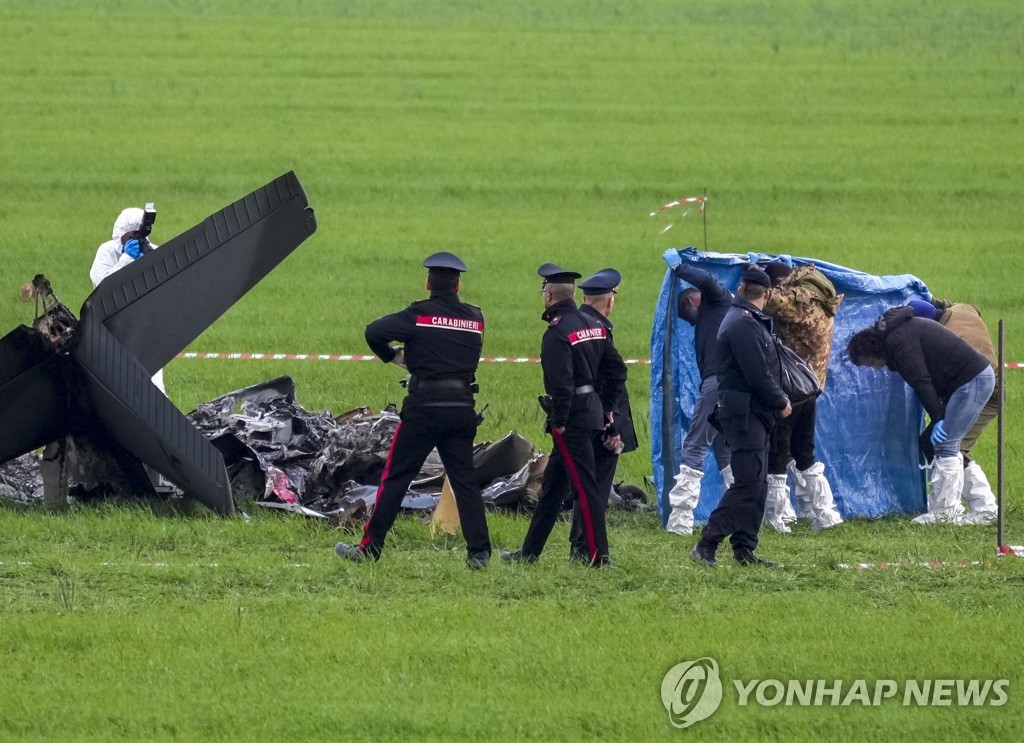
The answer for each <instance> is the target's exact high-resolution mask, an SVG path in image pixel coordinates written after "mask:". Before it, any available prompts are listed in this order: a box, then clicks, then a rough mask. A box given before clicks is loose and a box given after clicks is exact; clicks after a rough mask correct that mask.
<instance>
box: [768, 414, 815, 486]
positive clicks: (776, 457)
mask: <svg viewBox="0 0 1024 743" xmlns="http://www.w3.org/2000/svg"><path fill="white" fill-rule="evenodd" d="M817 411H818V401H817V398H814V397H812V398H811V399H810V400H805V401H804V402H802V403H800V404H799V405H794V406H793V412H792V414H790V416H789V417H788V418H779V419H778V420H777V421H776V422H775V429H774V430H773V431H772V445H771V453H770V456H769V457H768V474H770V475H784V474H785V473H786V465H787V464H789V460H790V459H795V460H796V468H797V469H798V470H801V471H803V470H805V469H807V468H808V467H810V466H811V465H812V464H814V463H815V462H816V461H817V460H816V459H815V458H814V424H815V419H816V417H817Z"/></svg>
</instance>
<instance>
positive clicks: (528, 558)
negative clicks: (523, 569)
mask: <svg viewBox="0 0 1024 743" xmlns="http://www.w3.org/2000/svg"><path fill="white" fill-rule="evenodd" d="M501 559H502V560H504V561H505V562H521V563H524V564H526V565H532V564H533V563H535V562H537V556H536V555H524V554H523V551H522V550H516V551H515V552H509V551H508V550H502V553H501Z"/></svg>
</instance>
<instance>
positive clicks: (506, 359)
mask: <svg viewBox="0 0 1024 743" xmlns="http://www.w3.org/2000/svg"><path fill="white" fill-rule="evenodd" d="M176 358H179V359H255V360H257V361H376V360H377V357H376V356H353V355H349V354H328V353H179V354H178V355H177V357H176ZM480 361H481V363H486V364H539V363H540V359H537V358H531V357H527V356H488V357H483V358H481V359H480ZM624 361H625V362H626V363H627V364H650V363H651V360H650V359H624Z"/></svg>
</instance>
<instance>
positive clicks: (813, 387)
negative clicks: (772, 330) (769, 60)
mask: <svg viewBox="0 0 1024 743" xmlns="http://www.w3.org/2000/svg"><path fill="white" fill-rule="evenodd" d="M772 338H773V339H774V340H775V350H776V351H778V354H779V366H780V367H781V369H782V379H780V380H779V383H780V386H781V387H782V391H783V392H785V393H786V397H788V398H789V401H790V403H792V404H793V405H797V404H799V403H802V402H804V401H806V400H810V399H812V398H814V397H817V396H818V395H820V394H821V383H820V382H819V381H818V375H817V374H815V373H814V369H812V368H811V365H810V364H808V363H807V362H806V361H804V360H803V359H802V358H800V356H798V355H797V353H796V352H795V351H793V350H792V349H791V348H788V347H787V346H786V345H785V344H783V342H782V341H780V340H779V338H778V336H774V335H773V336H772Z"/></svg>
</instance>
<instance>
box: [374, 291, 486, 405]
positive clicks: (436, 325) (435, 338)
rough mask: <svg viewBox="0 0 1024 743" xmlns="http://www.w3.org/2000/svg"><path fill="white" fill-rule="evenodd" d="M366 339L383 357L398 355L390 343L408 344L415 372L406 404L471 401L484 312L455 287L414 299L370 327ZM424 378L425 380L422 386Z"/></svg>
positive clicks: (407, 361)
mask: <svg viewBox="0 0 1024 743" xmlns="http://www.w3.org/2000/svg"><path fill="white" fill-rule="evenodd" d="M365 336H366V342H367V344H369V346H370V348H371V349H372V350H373V352H374V353H375V354H377V356H379V357H380V359H381V361H384V362H389V361H391V360H392V359H393V358H394V357H395V352H394V351H392V350H391V347H390V346H389V345H388V343H390V342H392V341H399V342H400V343H402V344H403V345H404V348H405V365H406V368H407V369H408V370H409V373H410V374H411V375H412V379H411V380H410V385H409V396H408V397H406V399H405V405H418V404H423V403H426V404H429V403H431V402H435V403H436V402H438V401H461V402H468V403H470V404H472V401H473V393H472V392H471V391H470V385H471V384H472V383H473V382H474V380H475V375H476V368H477V366H478V365H479V363H480V351H481V350H482V349H483V343H484V341H483V338H484V313H483V312H482V311H481V310H480V308H479V307H476V306H474V305H471V304H466V303H465V302H463V301H461V300H460V299H459V297H458V295H457V294H456V293H455V292H432V293H431V295H430V299H423V300H420V301H419V302H413V303H412V304H411V305H409V306H408V307H406V308H405V309H404V310H402V311H401V312H396V313H395V314H393V315H386V316H384V317H382V318H380V319H379V320H374V321H373V322H372V323H370V324H369V325H367V326H366V333H365ZM436 380H461V381H462V382H464V384H463V385H462V386H458V385H456V386H450V387H446V386H442V387H436V386H433V385H431V384H430V382H431V381H436ZM420 382H425V384H423V386H422V387H421V386H420V385H419V383H420Z"/></svg>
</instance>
